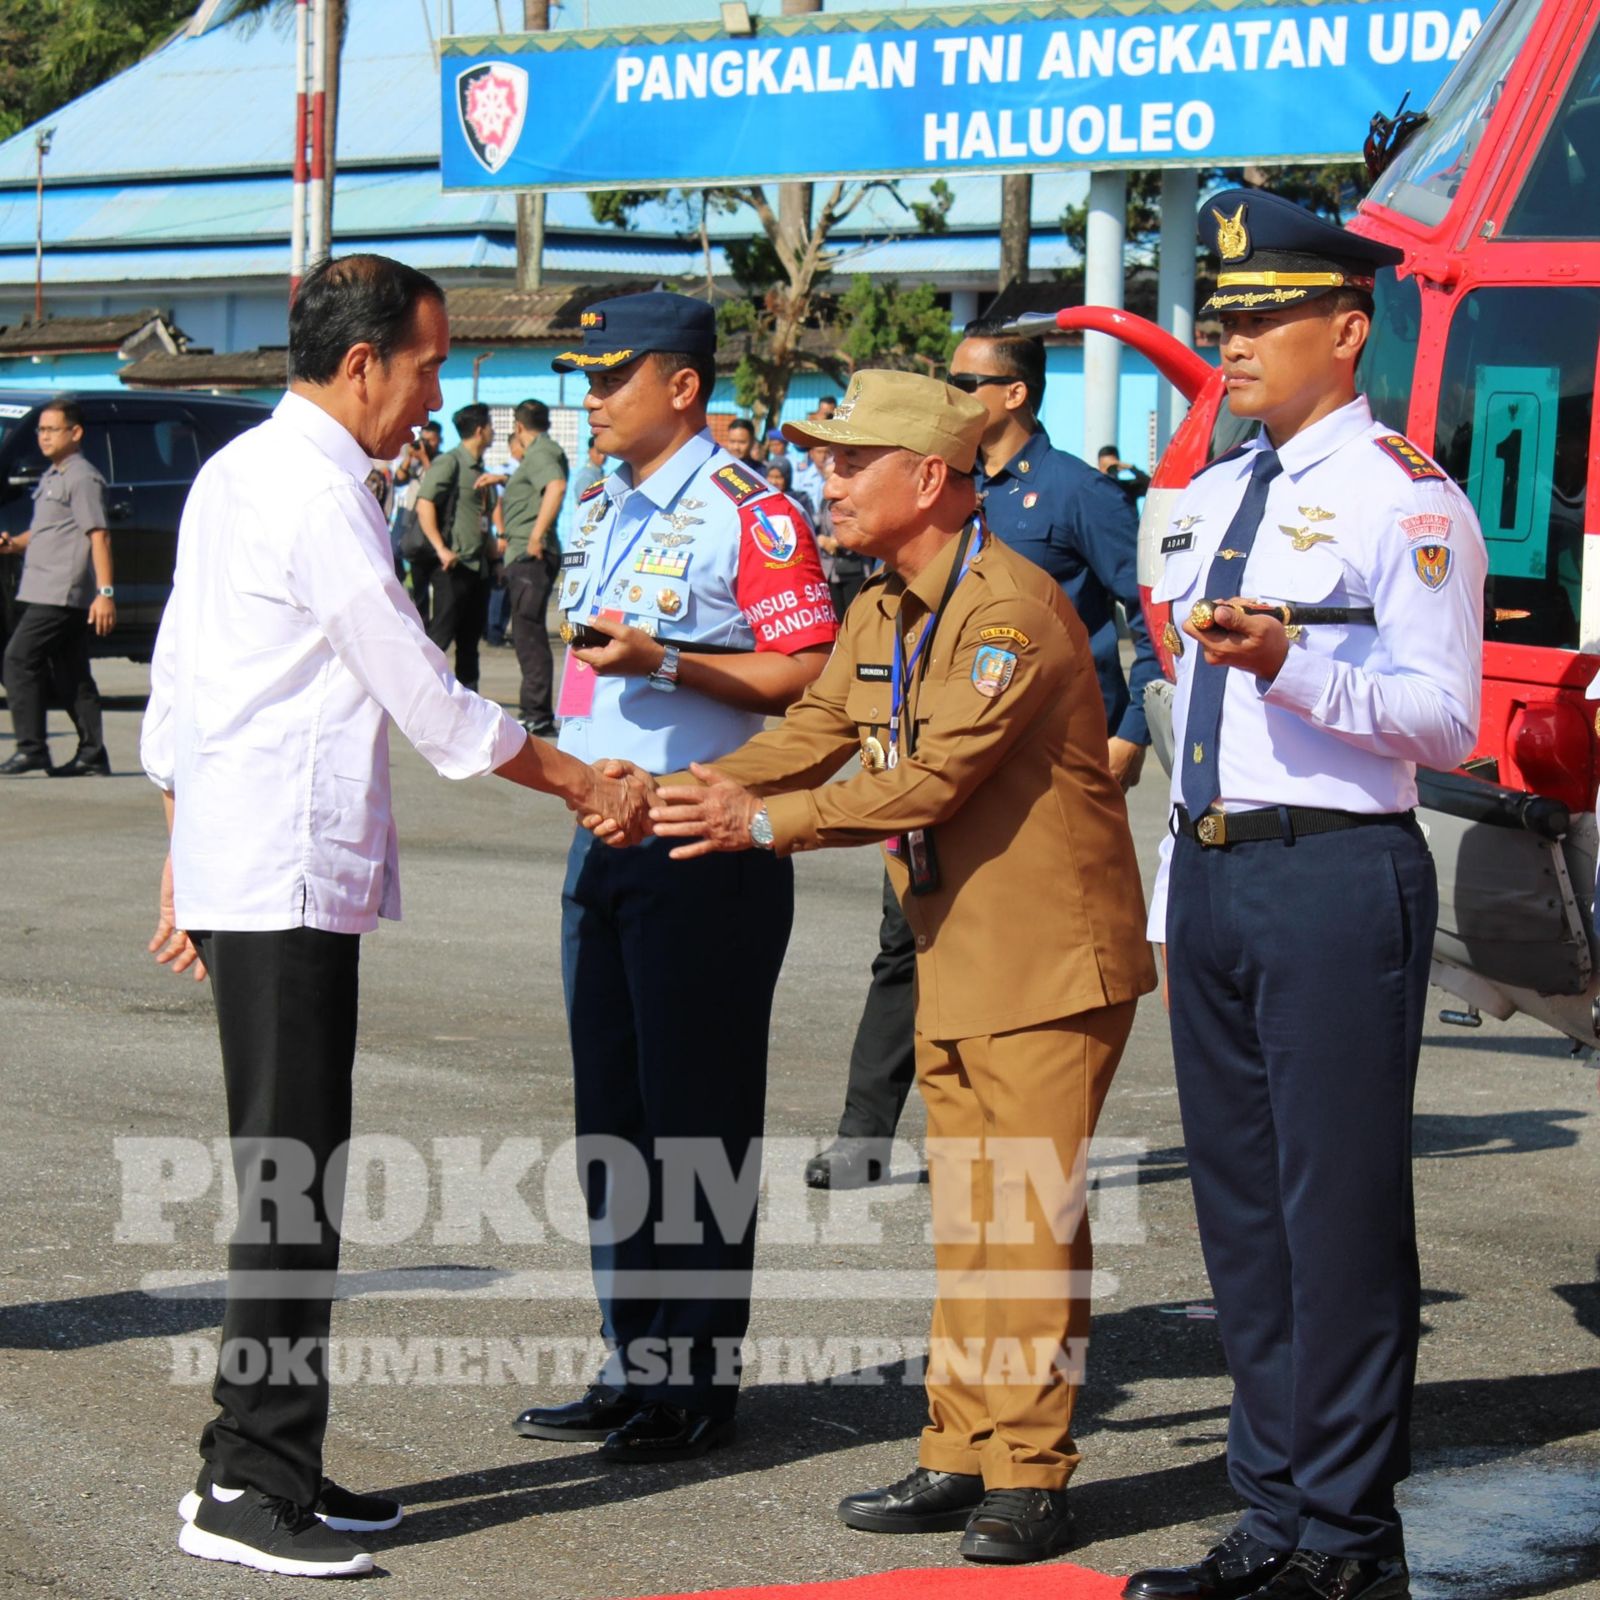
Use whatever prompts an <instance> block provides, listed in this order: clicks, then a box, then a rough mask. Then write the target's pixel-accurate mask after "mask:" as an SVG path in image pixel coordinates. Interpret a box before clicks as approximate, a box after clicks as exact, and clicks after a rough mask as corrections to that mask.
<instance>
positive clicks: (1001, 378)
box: [949, 372, 1017, 394]
mask: <svg viewBox="0 0 1600 1600" xmlns="http://www.w3.org/2000/svg"><path fill="white" fill-rule="evenodd" d="M949 382H950V387H951V388H952V389H959V390H960V391H961V392H962V394H976V393H977V392H978V391H979V390H980V389H981V388H982V387H983V386H984V385H985V384H986V383H1016V382H1017V379H1015V378H1013V377H1012V376H1011V375H1010V374H1009V373H1002V372H952V373H951V374H950V379H949Z"/></svg>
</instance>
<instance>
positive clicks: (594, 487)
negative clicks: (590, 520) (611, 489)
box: [578, 478, 606, 506]
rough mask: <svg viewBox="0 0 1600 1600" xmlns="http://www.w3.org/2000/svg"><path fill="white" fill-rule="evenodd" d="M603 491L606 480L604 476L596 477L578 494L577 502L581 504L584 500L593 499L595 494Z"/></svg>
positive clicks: (604, 490)
mask: <svg viewBox="0 0 1600 1600" xmlns="http://www.w3.org/2000/svg"><path fill="white" fill-rule="evenodd" d="M605 492H606V480H605V479H604V478H596V479H595V480H594V482H593V483H591V484H590V485H589V487H588V488H587V489H585V490H584V491H583V493H582V494H580V495H579V496H578V504H579V505H580V506H581V505H582V504H583V503H584V502H585V501H586V500H593V499H594V497H595V496H596V495H597V494H604V493H605Z"/></svg>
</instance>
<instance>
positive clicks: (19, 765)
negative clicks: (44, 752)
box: [0, 750, 50, 778]
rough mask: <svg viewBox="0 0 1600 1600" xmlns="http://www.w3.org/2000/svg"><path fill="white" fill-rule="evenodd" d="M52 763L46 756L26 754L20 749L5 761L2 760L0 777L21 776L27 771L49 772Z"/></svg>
mask: <svg viewBox="0 0 1600 1600" xmlns="http://www.w3.org/2000/svg"><path fill="white" fill-rule="evenodd" d="M49 770H50V763H49V761H48V760H47V759H46V758H45V757H44V756H25V755H23V753H22V752H21V751H20V750H19V751H17V753H16V754H15V755H13V756H10V757H9V758H8V759H6V760H5V761H0V778H20V777H21V776H22V775H23V773H25V772H48V771H49Z"/></svg>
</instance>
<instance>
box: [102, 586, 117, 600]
mask: <svg viewBox="0 0 1600 1600" xmlns="http://www.w3.org/2000/svg"><path fill="white" fill-rule="evenodd" d="M116 597H117V591H116V590H115V589H113V588H112V587H111V585H110V584H109V583H107V584H102V585H101V587H100V598H101V599H102V600H114V599H116Z"/></svg>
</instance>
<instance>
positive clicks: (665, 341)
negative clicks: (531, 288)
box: [550, 289, 717, 372]
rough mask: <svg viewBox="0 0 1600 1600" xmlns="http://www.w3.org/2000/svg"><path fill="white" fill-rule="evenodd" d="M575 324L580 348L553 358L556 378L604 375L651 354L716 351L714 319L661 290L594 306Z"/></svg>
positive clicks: (698, 303) (700, 304)
mask: <svg viewBox="0 0 1600 1600" xmlns="http://www.w3.org/2000/svg"><path fill="white" fill-rule="evenodd" d="M578 321H579V325H580V326H581V327H582V329H583V348H582V349H580V350H567V351H564V352H563V353H562V354H561V355H558V356H557V357H556V358H555V359H554V360H553V361H552V362H551V363H550V365H551V366H552V367H553V368H554V369H555V370H556V371H557V372H605V371H608V370H610V369H611V368H613V367H620V366H623V365H625V364H626V363H627V362H629V361H632V360H633V359H634V357H635V356H642V355H646V354H648V353H649V352H650V351H651V350H671V351H674V352H675V353H676V354H678V355H685V356H709V355H714V354H715V353H716V349H717V318H716V313H715V312H714V311H713V310H712V309H711V307H710V306H708V305H707V304H706V303H705V301H704V300H691V299H690V298H689V297H688V296H687V295H683V294H670V293H668V292H667V291H666V290H664V289H656V290H652V291H651V292H650V293H649V294H624V295H618V296H617V298H616V299H615V300H596V301H595V303H594V304H593V305H592V306H590V307H589V308H588V310H587V311H585V312H584V313H583V314H582V315H581V316H580V317H579V319H578Z"/></svg>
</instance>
